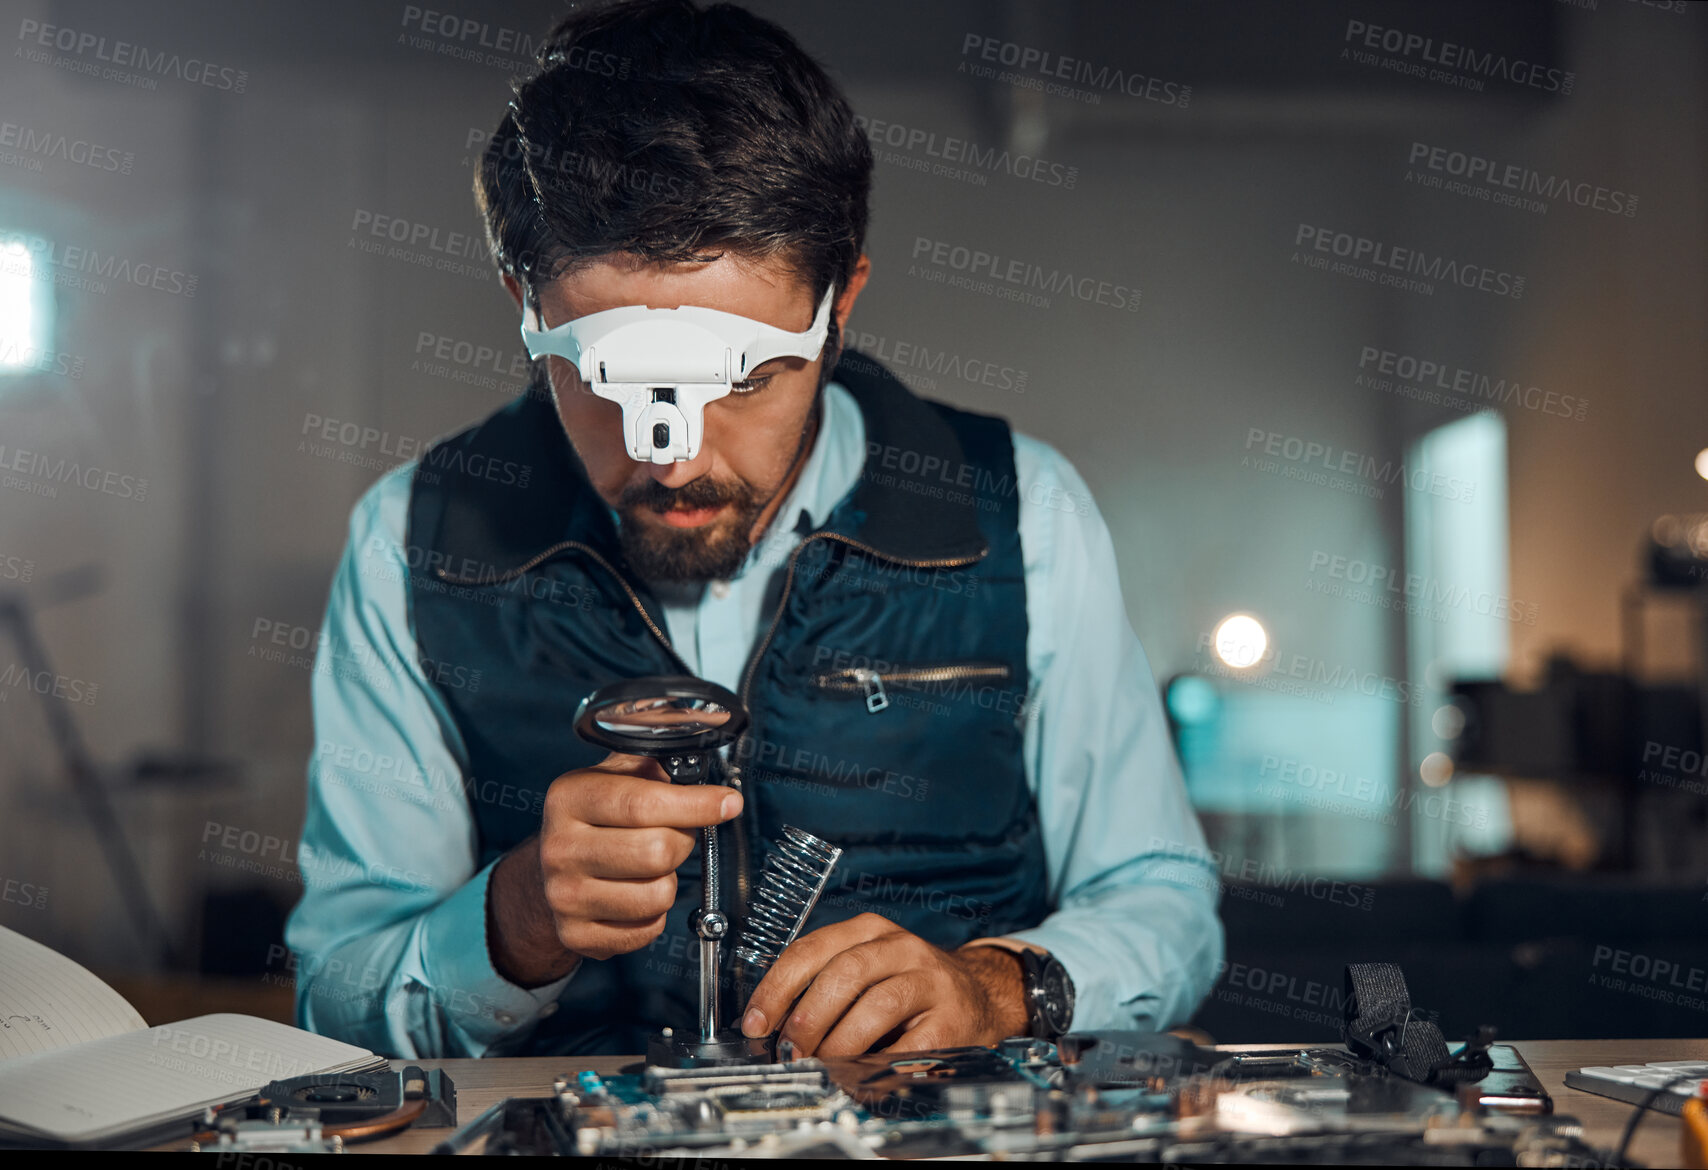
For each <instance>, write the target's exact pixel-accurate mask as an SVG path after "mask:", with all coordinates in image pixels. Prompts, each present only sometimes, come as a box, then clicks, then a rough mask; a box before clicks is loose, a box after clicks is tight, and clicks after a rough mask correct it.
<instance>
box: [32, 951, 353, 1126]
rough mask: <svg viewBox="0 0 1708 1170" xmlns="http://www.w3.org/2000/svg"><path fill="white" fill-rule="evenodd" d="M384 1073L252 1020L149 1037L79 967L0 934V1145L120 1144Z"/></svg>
mask: <svg viewBox="0 0 1708 1170" xmlns="http://www.w3.org/2000/svg"><path fill="white" fill-rule="evenodd" d="M385 1067H386V1060H385V1058H384V1057H380V1056H375V1055H374V1054H373V1053H371V1052H368V1051H366V1050H365V1049H361V1048H357V1047H356V1046H355V1045H353V1044H345V1043H343V1042H342V1041H338V1040H329V1039H327V1038H326V1037H324V1036H316V1035H314V1034H313V1033H312V1032H304V1031H302V1030H301V1029H300V1028H293V1027H291V1026H290V1025H288V1024H280V1023H275V1022H274V1021H272V1020H263V1019H258V1018H257V1017H255V1016H240V1015H230V1014H225V1015H212V1016H197V1017H196V1018H195V1019H191V1020H184V1021H182V1022H180V1023H176V1024H165V1025H162V1026H159V1027H154V1028H151V1027H149V1026H148V1024H147V1022H146V1021H145V1020H143V1018H142V1017H141V1016H140V1015H138V1014H137V1011H136V1009H135V1008H133V1007H131V1005H130V1004H128V1003H126V1002H125V999H124V997H123V996H121V995H120V994H119V993H118V992H116V991H114V990H113V989H112V988H111V987H108V986H107V985H106V984H105V983H103V982H101V980H99V979H97V978H96V977H95V976H94V975H92V974H90V973H89V972H88V971H87V970H85V969H84V968H83V967H81V966H79V965H78V964H76V963H74V962H72V961H71V960H70V959H68V958H66V957H65V956H64V955H61V954H59V953H58V952H56V951H53V950H50V949H49V948H47V947H44V946H42V945H41V944H40V943H38V942H34V941H32V940H31V939H28V938H25V937H24V936H23V935H21V934H19V933H17V932H16V931H13V930H8V929H6V928H5V927H3V926H0V1141H4V1142H7V1143H12V1144H17V1143H22V1144H31V1145H34V1144H46V1145H57V1144H67V1145H76V1146H98V1145H107V1144H126V1142H127V1139H131V1140H134V1139H135V1138H137V1137H138V1136H139V1135H142V1134H145V1133H156V1132H158V1131H159V1130H160V1129H161V1127H162V1126H163V1125H166V1124H168V1123H171V1122H174V1121H178V1120H181V1119H189V1118H194V1117H196V1116H197V1115H199V1114H200V1113H201V1111H202V1110H203V1109H204V1108H206V1107H207V1106H209V1105H217V1104H220V1103H222V1102H226V1101H235V1100H237V1099H239V1098H242V1097H247V1096H249V1095H251V1094H253V1093H254V1092H255V1091H256V1090H257V1089H259V1088H261V1086H263V1085H265V1084H267V1083H268V1082H269V1081H275V1080H279V1079H280V1078H282V1077H299V1076H307V1075H309V1074H311V1073H342V1072H366V1071H369V1070H373V1069H382V1068H385ZM185 1132H186V1134H187V1133H188V1130H187V1129H186V1131H185Z"/></svg>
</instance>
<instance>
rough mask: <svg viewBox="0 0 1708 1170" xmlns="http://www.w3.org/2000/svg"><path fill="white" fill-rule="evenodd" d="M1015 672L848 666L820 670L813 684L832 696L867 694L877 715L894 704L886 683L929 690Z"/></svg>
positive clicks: (988, 665) (994, 666) (990, 667)
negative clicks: (965, 680)
mask: <svg viewBox="0 0 1708 1170" xmlns="http://www.w3.org/2000/svg"><path fill="white" fill-rule="evenodd" d="M1011 674H1013V671H1012V670H1010V669H1009V667H1008V666H1007V665H1005V664H1004V663H1001V662H961V663H948V664H945V665H942V666H895V667H891V668H889V669H887V670H881V671H880V670H873V669H872V668H871V667H869V666H856V667H848V668H846V669H843V670H826V671H820V672H819V673H818V674H815V675H814V676H813V685H814V686H816V687H818V688H819V689H820V690H824V691H830V692H831V693H832V694H863V695H865V696H866V710H867V711H868V712H870V713H871V714H873V715H876V714H877V713H878V712H879V711H882V710H884V709H885V708H886V707H888V706H889V705H890V695H889V691H888V690H886V689H885V684H886V683H887V684H889V685H890V686H894V687H899V688H901V689H903V690H924V691H929V690H931V689H932V688H933V687H934V686H936V685H940V684H954V683H957V682H960V681H961V680H963V679H990V680H995V679H1004V678H1008V677H1009V676H1010V675H1011Z"/></svg>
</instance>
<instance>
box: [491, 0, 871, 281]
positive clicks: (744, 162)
mask: <svg viewBox="0 0 1708 1170" xmlns="http://www.w3.org/2000/svg"><path fill="white" fill-rule="evenodd" d="M539 63H540V71H539V72H538V73H536V74H534V76H532V77H530V78H528V79H526V80H524V81H520V82H518V83H517V84H516V87H515V97H514V99H513V100H512V101H511V102H510V106H509V109H508V110H507V111H506V113H505V115H504V119H503V121H501V122H500V123H499V125H498V130H497V132H496V133H494V134H493V136H492V138H491V140H490V141H489V142H488V143H487V146H486V150H485V152H484V154H483V155H482V157H481V159H480V166H479V169H478V171H477V174H476V178H475V199H476V202H477V203H478V204H479V206H480V210H481V213H482V215H483V216H484V217H485V219H486V227H487V237H488V242H489V244H490V245H491V248H492V252H493V258H494V259H495V260H496V261H497V263H498V265H499V267H500V268H502V269H503V270H504V271H505V272H506V273H509V274H510V275H511V276H514V277H515V278H516V279H517V280H518V281H519V282H520V283H521V284H522V286H523V287H524V288H525V289H526V290H528V293H529V296H530V299H532V298H533V297H534V295H535V294H536V292H537V287H538V285H539V284H540V283H545V282H549V281H552V280H555V279H557V278H558V277H560V276H562V275H564V274H565V273H566V272H569V271H571V270H573V268H574V267H575V265H576V264H578V263H579V262H583V261H586V260H589V259H592V258H593V257H596V256H603V255H610V254H612V253H619V252H626V253H630V254H632V255H634V256H637V257H639V258H642V259H644V260H649V261H656V262H669V261H688V260H709V259H715V258H716V257H717V256H718V255H720V254H722V253H724V252H730V253H734V254H736V255H739V256H744V257H748V258H752V259H780V260H782V261H784V262H786V263H788V264H789V265H791V266H792V267H793V268H794V269H795V270H796V271H797V272H799V273H800V275H801V276H802V277H803V278H804V279H805V281H806V283H807V284H808V285H809V286H810V287H811V289H812V293H813V297H814V299H815V301H816V300H817V299H818V298H820V297H822V296H823V295H824V290H825V288H826V287H828V286H830V285H836V286H841V285H843V284H844V283H846V281H847V280H848V278H849V276H850V274H851V273H852V272H853V269H854V265H855V262H856V261H857V260H858V258H859V255H860V251H861V248H862V246H863V244H864V242H865V236H866V220H867V199H868V196H869V194H870V190H871V180H872V151H871V147H870V145H869V144H868V142H867V140H866V136H865V135H864V134H863V133H862V132H861V131H860V129H859V127H858V126H856V125H855V122H854V113H853V111H852V110H851V109H850V108H849V106H848V102H847V100H846V99H845V98H843V96H842V94H841V92H840V91H839V90H838V89H837V88H836V86H835V84H834V83H832V82H831V80H830V78H829V77H827V76H826V75H825V72H824V70H823V69H821V68H820V67H819V65H818V64H817V63H816V62H815V61H813V59H812V58H811V57H809V56H807V55H806V53H804V52H802V51H801V48H800V46H798V45H797V44H795V42H794V40H793V39H792V38H790V36H789V34H788V33H786V32H784V31H783V30H782V29H781V28H779V27H778V26H777V25H775V24H772V23H771V22H770V21H767V20H762V19H760V18H759V17H757V16H754V15H753V14H752V13H749V12H746V11H744V10H743V9H740V8H737V7H735V6H734V5H731V4H717V5H714V6H712V7H710V8H706V9H703V10H702V9H699V8H697V7H695V6H694V4H692V3H691V2H690V0H620V2H617V3H600V4H591V5H582V6H580V7H578V8H577V10H576V11H574V12H572V13H571V14H570V15H569V16H567V17H565V18H564V19H563V20H562V21H560V22H559V23H558V25H557V27H555V28H554V29H552V31H551V33H550V35H548V36H547V38H546V40H545V43H544V44H543V45H542V46H541V47H540V51H539Z"/></svg>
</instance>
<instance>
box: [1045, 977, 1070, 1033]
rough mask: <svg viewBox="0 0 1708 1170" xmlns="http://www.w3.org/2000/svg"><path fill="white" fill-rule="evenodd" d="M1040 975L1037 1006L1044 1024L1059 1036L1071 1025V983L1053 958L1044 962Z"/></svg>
mask: <svg viewBox="0 0 1708 1170" xmlns="http://www.w3.org/2000/svg"><path fill="white" fill-rule="evenodd" d="M1042 974H1043V978H1042V979H1040V980H1039V982H1040V984H1041V985H1042V986H1041V987H1040V990H1041V991H1042V992H1043V994H1042V995H1040V996H1039V997H1038V999H1039V1004H1038V1006H1039V1008H1040V1009H1041V1010H1042V1014H1043V1017H1044V1022H1045V1023H1046V1024H1047V1025H1049V1028H1050V1030H1051V1031H1052V1032H1054V1033H1056V1034H1057V1035H1058V1036H1059V1035H1060V1034H1061V1033H1063V1032H1066V1031H1067V1030H1068V1026H1069V1025H1070V1024H1071V1023H1073V981H1072V980H1071V979H1069V978H1068V976H1067V971H1066V970H1064V969H1063V967H1062V965H1061V964H1060V963H1058V962H1057V961H1056V960H1055V959H1054V958H1051V959H1047V960H1045V962H1044V970H1043V973H1042Z"/></svg>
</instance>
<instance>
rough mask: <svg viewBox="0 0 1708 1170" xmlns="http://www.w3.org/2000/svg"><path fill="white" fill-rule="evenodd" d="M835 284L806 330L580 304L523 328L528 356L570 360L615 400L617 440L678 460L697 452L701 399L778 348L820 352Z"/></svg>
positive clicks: (646, 457)
mask: <svg viewBox="0 0 1708 1170" xmlns="http://www.w3.org/2000/svg"><path fill="white" fill-rule="evenodd" d="M835 291H836V290H835V286H834V285H832V286H831V287H830V288H827V289H825V290H824V300H822V301H820V302H819V306H818V315H817V317H815V318H814V319H813V323H812V328H810V329H808V330H807V331H806V332H805V333H790V332H788V331H786V330H783V329H778V328H776V327H774V326H771V325H767V324H765V322H763V321H755V320H752V319H751V318H748V317H742V316H738V315H737V314H735V313H725V312H722V311H720V310H718V309H705V308H700V307H699V306H697V305H683V306H682V307H681V308H677V309H649V308H647V307H646V306H645V305H625V306H623V307H622V308H618V309H606V310H605V311H604V312H601V313H589V314H588V315H587V316H585V317H577V318H576V319H575V320H573V321H566V322H564V323H563V324H562V325H558V326H556V327H555V328H552V329H545V330H538V329H530V328H529V327H528V325H529V322H530V321H535V320H538V316H537V314H536V313H534V312H531V311H530V312H526V313H524V315H523V317H522V344H523V345H525V346H526V347H527V349H528V356H530V357H532V358H535V359H539V358H542V357H545V356H546V355H547V354H552V355H555V356H557V357H561V358H563V359H564V360H565V361H568V362H571V363H573V364H574V366H575V369H576V372H577V373H579V374H580V375H581V380H582V381H583V382H585V383H586V384H587V388H588V389H589V390H591V391H593V393H595V394H597V395H598V396H599V397H601V398H605V399H609V400H610V401H612V402H615V403H617V405H619V406H621V407H622V408H623V439H624V441H625V442H626V443H627V445H628V449H629V457H630V458H631V459H635V460H637V461H639V462H641V463H680V462H684V461H686V460H689V459H692V458H694V457H695V456H696V455H698V454H699V453H700V436H701V432H702V430H703V416H702V412H703V411H704V410H705V408H706V403H708V402H712V401H714V400H716V399H719V398H722V397H723V396H724V395H726V394H728V393H730V392H731V390H732V388H733V387H734V386H735V385H736V383H738V382H741V381H744V380H745V379H746V378H747V377H749V376H750V375H751V373H752V372H753V371H754V370H755V369H757V368H758V367H760V366H761V365H763V364H765V363H766V362H768V361H772V360H774V359H776V358H780V357H798V358H805V359H807V360H808V361H811V360H813V359H815V358H817V357H818V356H819V354H820V353H822V352H823V351H824V339H825V337H826V335H827V334H828V333H829V330H830V303H831V300H832V299H833V297H834V293H835Z"/></svg>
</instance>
